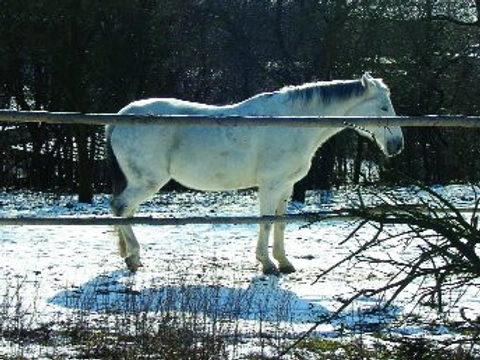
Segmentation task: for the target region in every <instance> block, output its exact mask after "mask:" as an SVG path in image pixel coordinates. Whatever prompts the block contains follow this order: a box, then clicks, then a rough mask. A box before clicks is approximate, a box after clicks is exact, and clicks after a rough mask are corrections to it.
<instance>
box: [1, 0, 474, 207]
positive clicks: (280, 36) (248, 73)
mask: <svg viewBox="0 0 480 360" xmlns="http://www.w3.org/2000/svg"><path fill="white" fill-rule="evenodd" d="M479 14H480V0H475V1H473V0H456V1H454V0H416V1H413V0H402V1H400V0H396V1H394V0H382V1H380V0H333V1H332V0H316V1H314V0H209V1H207V0H104V1H94V0H43V1H42V0H0V59H1V61H0V109H19V110H40V109H42V110H48V111H79V112H117V111H118V110H119V109H120V108H122V107H123V106H125V105H126V104H127V103H129V102H130V101H133V100H135V99H139V98H146V97H161V96H166V97H178V98H182V99H186V100H192V101H199V102H206V103H212V104H226V103H233V102H237V101H240V100H243V99H245V98H248V97H250V96H252V95H254V94H257V93H259V92H264V91H273V90H276V89H278V88H280V87H283V86H285V85H296V84H301V83H304V82H310V81H316V80H331V79H352V78H359V77H360V76H361V75H362V74H363V73H364V72H365V71H370V72H371V73H372V74H373V75H374V76H376V77H381V78H383V79H384V80H385V82H386V83H387V84H388V85H389V86H390V88H391V91H392V101H393V103H394V106H395V108H396V111H397V113H398V114H399V115H425V114H464V115H479V114H480V101H479V99H480V88H479V84H480V21H479ZM404 134H405V140H406V147H405V150H404V152H403V153H402V154H401V155H400V156H397V157H395V158H394V159H392V160H391V161H389V162H388V164H387V163H386V162H385V161H384V160H383V159H382V157H381V156H380V155H379V153H378V149H376V147H375V146H374V145H371V144H370V143H368V142H367V141H365V140H363V139H361V138H358V137H357V136H356V135H355V134H354V133H353V132H352V131H346V132H344V133H342V134H340V135H338V136H336V137H334V138H333V139H331V140H330V141H329V142H328V143H327V144H326V145H325V146H324V147H323V148H322V149H321V150H320V151H319V152H318V154H317V156H316V159H315V161H314V165H313V167H312V170H311V172H310V174H309V176H308V177H307V179H305V180H304V181H303V182H302V184H300V185H299V187H297V195H298V194H301V191H298V190H299V189H304V188H328V187H331V186H337V185H340V184H344V183H346V182H353V183H358V182H370V181H373V180H374V179H377V177H376V176H374V175H373V174H371V173H370V172H369V171H368V167H365V166H360V165H361V164H364V165H365V164H368V161H370V160H372V161H375V162H377V163H378V162H380V163H381V167H382V170H381V172H380V181H387V182H397V181H401V180H402V179H406V178H410V179H414V180H420V181H422V182H424V183H427V184H430V183H447V182H454V181H472V182H474V181H478V180H479V179H480V157H479V155H480V142H479V141H478V140H479V135H480V133H479V132H478V131H476V130H472V129H461V128H457V129H446V128H405V129H404ZM103 142H104V134H103V129H102V127H95V126H85V125H78V126H62V125H48V124H16V125H15V124H0V153H1V155H0V187H2V188H28V189H40V190H56V191H72V192H78V193H79V195H80V201H87V202H88V201H89V200H90V199H91V196H92V194H93V193H94V192H101V191H108V183H109V180H108V172H107V170H106V166H105V162H104V151H103ZM399 174H402V175H399ZM174 186H177V185H175V184H171V185H170V187H174ZM299 196H300V197H301V195H299Z"/></svg>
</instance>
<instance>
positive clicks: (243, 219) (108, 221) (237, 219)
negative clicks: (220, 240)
mask: <svg viewBox="0 0 480 360" xmlns="http://www.w3.org/2000/svg"><path fill="white" fill-rule="evenodd" d="M396 209H397V208H396ZM368 211H369V214H371V215H372V214H373V215H380V214H386V213H385V209H384V208H383V207H382V206H379V207H376V208H369V209H368ZM396 211H397V210H396ZM411 211H414V212H421V213H424V214H427V213H429V212H432V211H434V212H437V213H444V214H451V213H455V212H454V211H452V210H449V209H428V208H426V207H423V206H421V207H419V206H405V205H400V206H398V211H397V212H396V213H388V216H395V215H405V214H412V212H411ZM477 211H478V209H476V208H463V209H459V210H458V212H460V213H462V214H466V213H477ZM357 214H358V215H357ZM360 214H361V212H359V211H358V209H341V210H329V211H328V212H310V213H302V214H290V215H282V216H277V215H275V216H274V215H271V216H211V217H209V216H194V217H181V218H174V217H172V218H156V217H151V216H136V217H132V218H120V217H110V216H105V217H73V216H72V217H69V216H64V217H35V216H32V217H0V226H2V225H17V226H20V225H22V226H23V225H32V226H33V225H35V226H37V225H50V226H65V225H66V226H68V225H101V226H107V225H113V226H115V225H163V226H180V225H189V224H194V225H249V224H266V223H277V222H280V223H294V222H307V223H314V222H318V221H325V220H330V221H335V220H336V221H352V220H358V219H360V218H362V216H361V215H360Z"/></svg>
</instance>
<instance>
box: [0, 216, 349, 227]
mask: <svg viewBox="0 0 480 360" xmlns="http://www.w3.org/2000/svg"><path fill="white" fill-rule="evenodd" d="M341 216H342V215H341V214H339V213H331V214H325V213H323V214H322V213H311V214H298V215H286V216H215V217H201V216H198V217H184V218H154V217H150V216H137V217H132V218H119V217H11V218H9V217H3V218H0V225H52V226H56V225H58V226H63V225H104V226H106V225H163V226H166V225H170V226H172V225H173V226H179V225H189V224H196V225H202V224H203V225H205V224H212V225H232V224H233V225H245V224H265V223H274V222H284V223H291V222H298V221H306V222H313V221H321V220H326V219H329V220H332V219H336V218H339V217H341ZM352 218H353V217H352ZM342 220H343V219H342Z"/></svg>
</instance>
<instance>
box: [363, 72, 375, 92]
mask: <svg viewBox="0 0 480 360" xmlns="http://www.w3.org/2000/svg"><path fill="white" fill-rule="evenodd" d="M361 81H362V85H363V87H364V88H365V89H367V90H369V89H373V88H374V87H376V84H375V79H374V78H373V77H372V75H370V73H369V72H366V73H365V74H363V76H362V79H361Z"/></svg>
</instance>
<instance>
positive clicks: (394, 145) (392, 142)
mask: <svg viewBox="0 0 480 360" xmlns="http://www.w3.org/2000/svg"><path fill="white" fill-rule="evenodd" d="M386 150H387V155H388V156H394V155H398V154H399V153H400V152H401V151H402V150H403V137H398V138H393V139H389V140H388V141H387V149H386Z"/></svg>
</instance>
